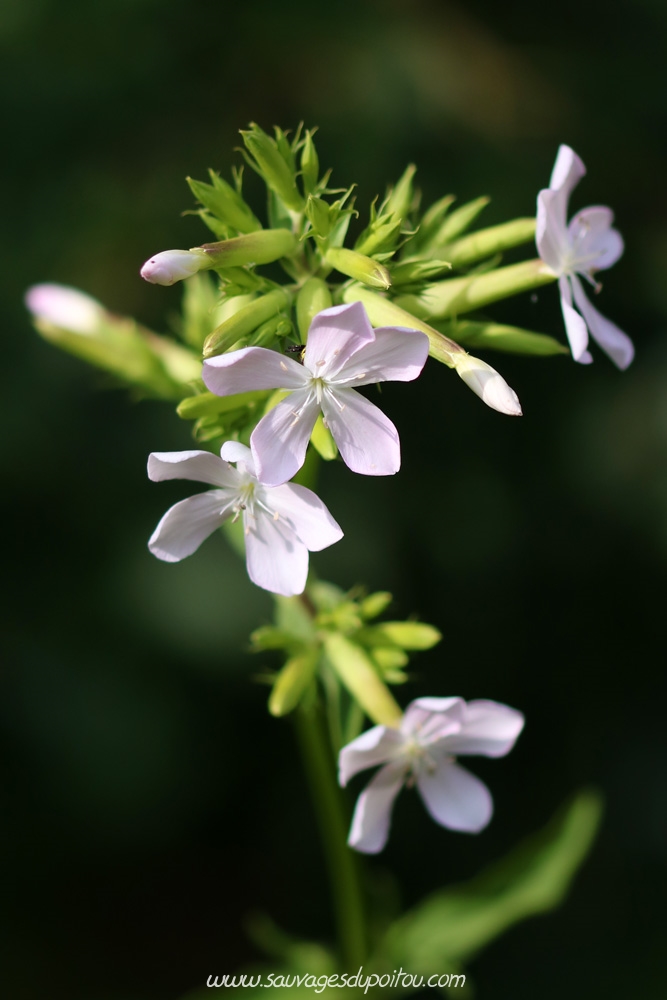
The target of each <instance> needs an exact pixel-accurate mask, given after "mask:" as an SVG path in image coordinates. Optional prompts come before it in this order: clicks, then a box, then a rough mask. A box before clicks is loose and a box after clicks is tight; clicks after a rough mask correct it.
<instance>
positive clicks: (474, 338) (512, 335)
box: [438, 320, 570, 357]
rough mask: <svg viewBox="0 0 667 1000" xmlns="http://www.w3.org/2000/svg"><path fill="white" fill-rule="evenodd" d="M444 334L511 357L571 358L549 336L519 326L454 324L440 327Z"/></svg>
mask: <svg viewBox="0 0 667 1000" xmlns="http://www.w3.org/2000/svg"><path fill="white" fill-rule="evenodd" d="M438 328H439V329H440V330H441V332H442V333H444V334H446V335H447V336H448V337H451V338H452V339H453V340H456V341H457V343H460V344H464V345H465V347H481V348H487V347H488V348H490V349H492V350H494V351H508V352H509V353H511V354H532V355H536V356H541V357H547V356H551V355H555V354H569V353H570V351H569V348H568V347H566V346H565V344H561V342H560V341H559V340H556V339H555V338H554V337H549V336H548V335H547V334H546V333H534V332H533V331H532V330H523V329H521V328H520V327H517V326H505V325H504V324H502V323H473V322H472V321H470V320H453V321H452V322H450V323H446V324H438Z"/></svg>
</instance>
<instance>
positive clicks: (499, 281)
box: [396, 258, 556, 319]
mask: <svg viewBox="0 0 667 1000" xmlns="http://www.w3.org/2000/svg"><path fill="white" fill-rule="evenodd" d="M555 280H556V275H555V274H554V273H553V271H550V270H549V268H548V267H547V266H546V264H544V263H543V262H542V261H541V260H540V259H539V258H537V259H535V260H526V261H522V262H521V263H520V264H510V265H509V267H499V268H497V269H496V270H495V271H488V272H487V273H486V274H479V275H471V276H470V277H467V278H449V279H446V280H445V281H437V282H434V283H433V284H432V285H430V286H429V287H428V288H426V289H425V290H424V291H423V292H421V293H420V294H419V295H402V296H400V297H399V298H397V299H396V304H397V305H398V306H400V307H401V308H403V309H406V310H408V311H409V312H411V313H414V315H415V316H419V317H420V318H421V319H448V318H449V317H450V316H458V315H460V313H465V312H471V311H472V310H473V309H481V308H482V307H483V306H487V305H489V303H490V302H498V301H499V300H500V299H508V298H510V297H511V296H512V295H519V294H520V293H521V292H528V291H531V290H532V289H533V288H540V287H541V286H542V285H548V284H549V283H550V282H552V281H555Z"/></svg>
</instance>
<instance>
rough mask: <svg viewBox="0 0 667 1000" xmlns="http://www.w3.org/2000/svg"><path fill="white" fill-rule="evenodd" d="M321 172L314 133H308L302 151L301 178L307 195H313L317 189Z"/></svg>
mask: <svg viewBox="0 0 667 1000" xmlns="http://www.w3.org/2000/svg"><path fill="white" fill-rule="evenodd" d="M319 172H320V162H319V160H318V157H317V150H316V149H315V143H314V142H313V133H312V132H306V138H305V139H304V143H303V149H302V150H301V176H302V177H303V186H304V189H305V191H306V194H312V192H313V191H314V190H315V188H316V187H317V179H318V176H319Z"/></svg>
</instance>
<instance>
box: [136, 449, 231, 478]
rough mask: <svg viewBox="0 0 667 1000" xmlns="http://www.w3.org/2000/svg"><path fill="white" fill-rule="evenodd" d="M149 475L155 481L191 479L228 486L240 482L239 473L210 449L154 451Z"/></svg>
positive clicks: (149, 461)
mask: <svg viewBox="0 0 667 1000" xmlns="http://www.w3.org/2000/svg"><path fill="white" fill-rule="evenodd" d="M148 477H149V479H152V480H153V482H154V483H161V482H164V481H165V480H166V479H191V480H193V481H194V482H196V483H210V484H211V486H226V487H235V486H236V485H237V483H238V473H237V472H236V471H235V470H234V469H230V468H229V466H228V465H227V464H226V462H222V461H221V460H220V459H219V458H218V456H217V455H212V454H211V452H210V451H194V450H193V451H154V452H152V454H150V455H149V456H148Z"/></svg>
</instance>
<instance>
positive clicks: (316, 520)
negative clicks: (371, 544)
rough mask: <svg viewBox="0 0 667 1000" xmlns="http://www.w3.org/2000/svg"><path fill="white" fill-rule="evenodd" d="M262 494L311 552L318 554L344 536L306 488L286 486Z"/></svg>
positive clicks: (276, 487) (313, 494) (320, 502)
mask: <svg viewBox="0 0 667 1000" xmlns="http://www.w3.org/2000/svg"><path fill="white" fill-rule="evenodd" d="M258 490H261V487H258ZM263 493H265V494H266V505H267V507H269V508H270V509H271V510H274V511H275V512H276V513H277V514H278V515H280V517H282V518H284V519H285V520H286V521H287V523H288V525H290V527H291V528H292V530H293V531H294V533H295V535H297V536H298V537H299V538H300V539H301V541H302V542H303V544H304V545H305V546H306V548H307V549H309V551H310V552H320V551H321V549H326V548H327V547H328V546H329V545H333V544H334V543H335V542H339V541H340V539H341V538H342V537H343V532H342V531H341V528H340V525H339V524H337V522H336V521H334V519H333V517H332V516H331V514H330V513H329V510H328V509H327V507H326V506H325V505H324V504H323V503H322V501H321V500H320V498H319V497H318V496H316V495H315V493H313V491H312V490H308V489H306V487H305V486H299V485H297V484H296V483H285V484H284V485H283V486H275V487H274V488H273V489H271V490H265V491H263Z"/></svg>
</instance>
